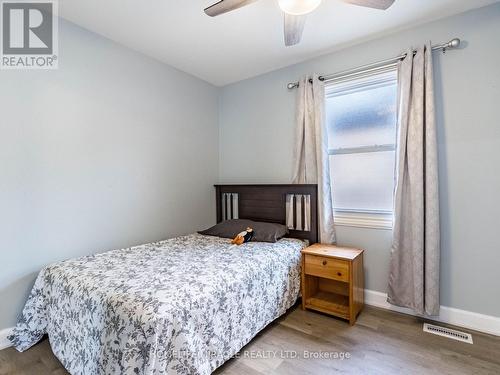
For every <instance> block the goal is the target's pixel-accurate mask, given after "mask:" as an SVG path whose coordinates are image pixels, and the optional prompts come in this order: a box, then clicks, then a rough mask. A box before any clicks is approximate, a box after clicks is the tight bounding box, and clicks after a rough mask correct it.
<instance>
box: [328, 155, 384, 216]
mask: <svg viewBox="0 0 500 375" xmlns="http://www.w3.org/2000/svg"><path fill="white" fill-rule="evenodd" d="M330 176H331V179H332V181H331V183H332V195H333V206H334V207H335V209H337V210H342V209H349V210H361V211H362V210H387V211H391V210H392V196H393V186H394V151H383V152H367V153H359V154H341V155H331V156H330Z"/></svg>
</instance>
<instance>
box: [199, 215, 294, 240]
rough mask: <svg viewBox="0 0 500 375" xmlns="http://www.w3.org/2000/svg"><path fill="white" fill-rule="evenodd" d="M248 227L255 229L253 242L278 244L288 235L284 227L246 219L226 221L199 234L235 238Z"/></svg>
mask: <svg viewBox="0 0 500 375" xmlns="http://www.w3.org/2000/svg"><path fill="white" fill-rule="evenodd" d="M247 227H250V228H252V229H253V232H254V235H253V238H252V241H253V242H276V241H278V240H279V239H281V238H283V237H285V235H287V234H288V229H287V227H286V226H284V225H281V224H276V223H264V222H262V221H252V220H245V219H233V220H226V221H223V222H221V223H219V224H216V225H214V226H213V227H211V228H208V229H206V230H202V231H200V232H198V233H199V234H204V235H207V236H217V237H222V238H234V237H236V235H237V234H238V233H240V232H241V231H244V230H245V229H247Z"/></svg>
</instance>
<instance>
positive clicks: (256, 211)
mask: <svg viewBox="0 0 500 375" xmlns="http://www.w3.org/2000/svg"><path fill="white" fill-rule="evenodd" d="M215 192H216V204H217V223H220V222H221V221H223V220H225V219H231V218H234V219H236V218H239V219H249V220H254V221H264V222H269V223H279V224H283V225H287V226H288V228H289V232H290V233H289V235H288V237H292V238H299V239H302V240H308V241H309V243H310V244H313V243H316V242H318V186H317V185H315V184H307V185H302V184H286V185H277V184H276V185H274V184H273V185H215ZM306 202H307V204H306ZM287 217H288V220H287ZM306 221H307V223H308V224H307V225H304V223H305V222H306Z"/></svg>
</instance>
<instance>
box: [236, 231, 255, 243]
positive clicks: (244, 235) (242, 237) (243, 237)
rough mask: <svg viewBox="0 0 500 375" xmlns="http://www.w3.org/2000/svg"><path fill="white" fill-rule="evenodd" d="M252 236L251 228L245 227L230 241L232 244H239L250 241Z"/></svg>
mask: <svg viewBox="0 0 500 375" xmlns="http://www.w3.org/2000/svg"><path fill="white" fill-rule="evenodd" d="M252 238H253V229H252V228H247V229H246V230H244V231H243V232H240V233H238V234H237V235H236V237H234V238H233V240H232V241H231V243H232V244H236V245H241V244H243V243H245V242H248V241H250V240H251V239H252Z"/></svg>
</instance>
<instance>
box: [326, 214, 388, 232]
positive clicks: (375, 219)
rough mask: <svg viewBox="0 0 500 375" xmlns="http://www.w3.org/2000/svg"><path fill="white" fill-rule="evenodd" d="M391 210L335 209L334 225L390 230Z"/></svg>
mask: <svg viewBox="0 0 500 375" xmlns="http://www.w3.org/2000/svg"><path fill="white" fill-rule="evenodd" d="M392 217H393V215H392V212H377V211H374V212H359V211H336V212H335V214H334V222H335V225H339V226H345V227H357V228H371V229H385V230H392Z"/></svg>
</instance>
